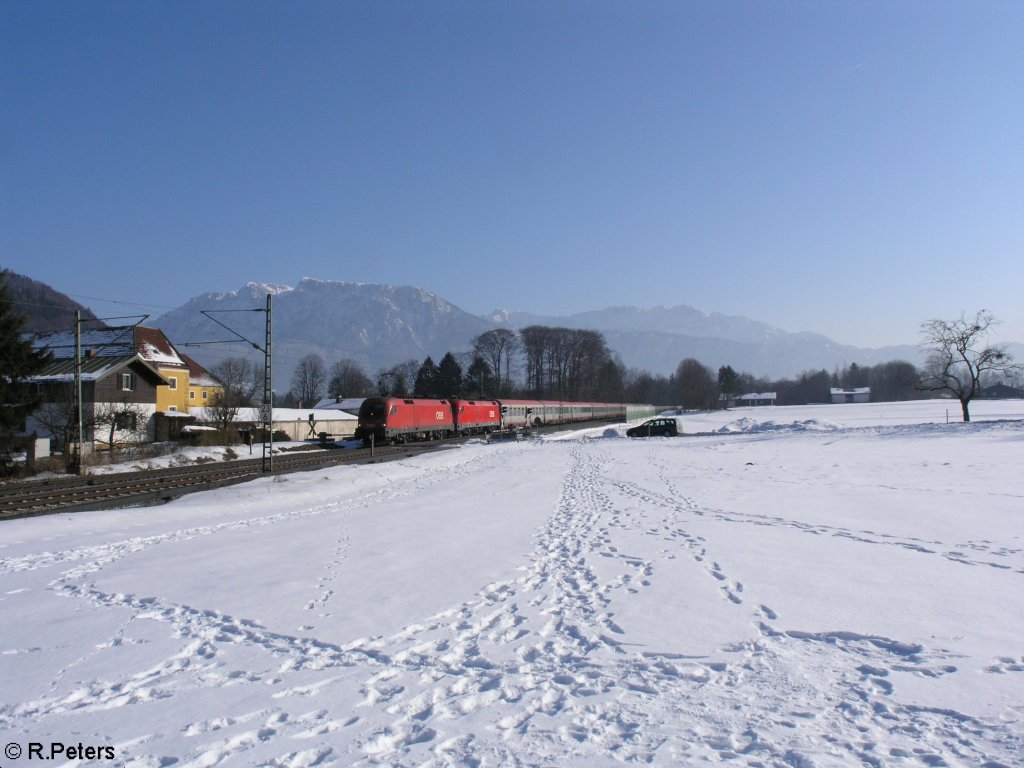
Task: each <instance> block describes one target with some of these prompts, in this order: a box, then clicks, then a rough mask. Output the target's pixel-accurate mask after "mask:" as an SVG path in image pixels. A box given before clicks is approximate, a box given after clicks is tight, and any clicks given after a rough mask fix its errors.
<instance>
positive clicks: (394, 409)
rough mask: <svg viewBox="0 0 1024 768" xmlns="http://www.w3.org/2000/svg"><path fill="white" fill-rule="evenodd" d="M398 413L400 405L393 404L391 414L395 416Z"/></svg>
mask: <svg viewBox="0 0 1024 768" xmlns="http://www.w3.org/2000/svg"><path fill="white" fill-rule="evenodd" d="M396 413H398V406H397V405H392V406H391V413H390V415H391V416H394V415H395V414H396Z"/></svg>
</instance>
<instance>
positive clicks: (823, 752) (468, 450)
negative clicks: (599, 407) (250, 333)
mask: <svg viewBox="0 0 1024 768" xmlns="http://www.w3.org/2000/svg"><path fill="white" fill-rule="evenodd" d="M946 409H949V410H950V418H951V423H949V424H948V425H947V424H946V423H945V410H946ZM972 411H973V414H974V416H975V418H976V421H975V423H973V424H970V425H964V424H960V423H958V422H956V421H955V419H956V414H957V413H958V407H957V405H956V404H955V403H953V404H952V405H951V404H950V403H949V402H948V401H929V402H926V403H901V404H893V403H883V404H877V403H875V404H867V405H843V406H815V407H803V408H759V409H740V410H735V411H729V412H725V413H715V414H702V415H686V416H681V417H680V424H681V426H682V427H683V429H684V432H685V433H686V434H684V436H682V437H679V438H674V439H673V438H655V439H650V440H628V439H625V438H622V437H621V434H622V431H623V428H622V427H618V428H615V429H609V430H592V431H590V432H586V433H574V434H565V435H561V436H558V437H554V438H546V439H544V440H536V441H527V442H523V443H500V444H493V445H485V444H482V443H476V444H469V445H466V446H464V447H461V448H458V449H454V450H448V451H443V452H437V453H435V454H432V455H429V456H422V457H418V458H415V459H408V460H404V461H401V462H394V463H389V464H377V465H369V466H360V467H340V468H336V469H331V470H326V471H323V470H322V471H317V472H311V473H306V474H295V475H289V476H287V477H284V478H281V479H279V480H271V479H266V480H258V481H255V482H252V483H248V484H245V485H241V486H234V487H231V488H227V489H222V490H220V491H215V492H210V493H204V494H197V495H193V496H189V497H186V498H183V499H181V500H179V501H176V502H173V503H171V504H168V505H165V506H162V507H156V508H150V509H131V510H118V511H107V512H93V513H78V514H73V515H57V516H52V517H46V518H37V519H30V520H19V521H11V522H5V523H2V524H0V617H2V630H0V731H3V736H4V739H3V741H4V743H5V744H8V745H11V744H16V745H18V746H19V747H20V748H21V749H22V756H21V757H20V758H18V759H9V758H11V753H10V752H8V754H7V756H6V758H5V759H4V760H2V761H0V764H2V765H3V766H4V768H11V766H27V765H32V764H38V760H30V759H29V757H28V750H29V745H30V743H32V742H36V743H41V744H43V745H44V748H45V750H46V751H45V754H47V755H48V754H50V749H51V744H52V743H56V742H59V743H63V744H65V745H67V746H72V745H73V746H76V747H77V746H78V745H79V744H81V745H83V746H86V747H87V746H96V747H101V746H109V747H112V748H113V750H114V753H115V754H116V757H115V759H113V760H105V759H101V760H98V761H96V763H94V764H97V765H104V764H108V765H114V764H117V765H131V766H154V767H157V766H171V765H174V766H212V765H217V764H220V765H224V766H250V765H273V766H310V765H325V766H326V765H336V766H348V765H378V764H379V765H389V766H392V765H394V766H412V765H434V766H441V765H467V766H473V765H479V766H580V767H582V766H603V765H615V764H618V763H629V762H638V763H650V764H653V765H660V766H688V765H702V764H716V763H729V764H731V765H737V766H780V767H789V768H804V767H807V766H860V765H867V766H986V767H987V768H997V767H998V766H1007V767H1009V766H1019V765H1021V764H1022V754H1024V421H1022V419H1024V403H1022V402H1020V401H1018V402H1010V401H1003V402H989V403H982V402H979V403H975V404H974V406H973V409H972ZM986 419H989V421H986ZM694 433H700V434H694ZM65 754H66V753H65ZM63 762H66V761H64V760H61V759H58V760H53V761H50V762H49V764H50V765H60V764H62V763H63ZM72 762H73V761H72Z"/></svg>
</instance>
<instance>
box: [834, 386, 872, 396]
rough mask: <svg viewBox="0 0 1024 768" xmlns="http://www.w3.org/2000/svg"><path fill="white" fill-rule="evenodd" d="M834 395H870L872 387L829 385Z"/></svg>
mask: <svg viewBox="0 0 1024 768" xmlns="http://www.w3.org/2000/svg"><path fill="white" fill-rule="evenodd" d="M829 389H830V390H831V391H832V394H833V395H870V394H871V387H829Z"/></svg>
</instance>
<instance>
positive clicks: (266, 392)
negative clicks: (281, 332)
mask: <svg viewBox="0 0 1024 768" xmlns="http://www.w3.org/2000/svg"><path fill="white" fill-rule="evenodd" d="M271 296H272V294H269V293H268V294H267V330H266V334H265V336H264V339H265V341H264V354H263V413H264V424H263V428H264V429H266V430H267V435H268V440H269V443H270V451H269V453H268V451H267V443H264V444H263V465H262V469H263V471H264V472H271V473H273V471H274V389H273V382H272V379H271V371H272V368H273V365H272V359H271V354H270V350H271V346H270V336H271V330H272V328H273V324H272V323H271V319H270V299H271Z"/></svg>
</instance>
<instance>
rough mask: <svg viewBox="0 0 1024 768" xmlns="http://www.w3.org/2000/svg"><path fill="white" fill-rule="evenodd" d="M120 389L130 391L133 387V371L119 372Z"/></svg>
mask: <svg viewBox="0 0 1024 768" xmlns="http://www.w3.org/2000/svg"><path fill="white" fill-rule="evenodd" d="M121 389H122V390H123V391H125V392H131V391H133V390H134V389H135V374H134V373H122V374H121Z"/></svg>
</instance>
